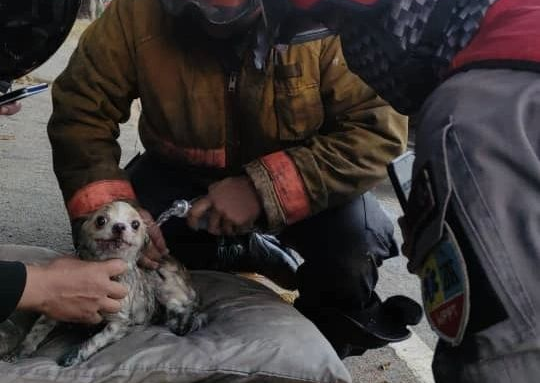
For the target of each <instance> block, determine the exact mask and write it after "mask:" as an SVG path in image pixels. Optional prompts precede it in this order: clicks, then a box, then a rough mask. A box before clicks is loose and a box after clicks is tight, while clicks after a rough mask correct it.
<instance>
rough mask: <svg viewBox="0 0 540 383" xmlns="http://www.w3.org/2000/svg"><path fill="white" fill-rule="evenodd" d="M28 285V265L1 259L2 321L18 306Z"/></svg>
mask: <svg viewBox="0 0 540 383" xmlns="http://www.w3.org/2000/svg"><path fill="white" fill-rule="evenodd" d="M25 286H26V267H25V266H24V265H23V264H22V263H21V262H4V261H0V302H2V304H1V306H0V323H2V322H3V321H5V320H6V319H7V318H8V317H9V316H10V315H11V313H12V312H13V311H14V310H15V308H16V307H17V304H18V303H19V300H20V299H21V296H22V294H23V291H24V288H25Z"/></svg>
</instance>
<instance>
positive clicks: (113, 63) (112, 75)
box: [48, 0, 137, 220]
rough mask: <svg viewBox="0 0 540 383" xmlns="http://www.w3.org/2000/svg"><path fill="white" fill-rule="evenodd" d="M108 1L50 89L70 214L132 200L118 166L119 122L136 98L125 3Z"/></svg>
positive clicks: (51, 128)
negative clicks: (105, 8)
mask: <svg viewBox="0 0 540 383" xmlns="http://www.w3.org/2000/svg"><path fill="white" fill-rule="evenodd" d="M131 2H132V1H131V0H127V1H113V2H112V3H111V4H110V6H109V7H108V8H107V10H106V11H105V13H104V14H103V15H102V17H100V18H99V19H98V20H97V21H96V22H94V23H93V24H91V25H90V26H89V27H88V28H87V29H86V31H85V32H84V33H83V35H82V36H81V39H80V41H79V44H78V47H77V49H76V50H75V52H74V53H73V55H72V57H71V59H70V62H69V64H68V66H67V68H66V69H65V70H64V71H63V73H62V74H61V75H60V76H59V77H58V78H57V79H56V81H55V82H54V85H53V88H52V98H53V114H52V116H51V118H50V120H49V124H48V134H49V139H50V142H51V146H52V151H53V162H54V171H55V173H56V176H57V178H58V182H59V185H60V189H61V190H62V193H63V196H64V201H65V203H66V206H67V209H68V213H69V215H70V218H71V219H72V220H73V219H76V218H78V217H80V216H83V215H85V214H87V213H89V212H91V211H94V210H96V209H97V208H99V207H100V206H101V205H103V204H106V203H108V202H111V201H113V200H118V199H134V198H135V195H134V192H133V189H132V187H131V185H130V183H129V181H128V180H127V176H126V174H125V173H124V171H123V170H121V169H120V168H119V161H120V153H121V152H120V146H119V144H118V142H117V141H116V139H117V138H118V136H119V134H120V133H119V126H118V124H119V123H122V122H125V121H127V120H128V119H129V113H130V106H131V103H132V101H133V99H135V98H136V97H137V87H136V81H135V79H136V74H135V68H134V65H133V57H134V46H133V45H134V44H133V42H132V41H133V39H130V37H129V36H132V32H131V29H132V28H131V20H132V19H133V17H132V15H130V9H129V8H130V3H131Z"/></svg>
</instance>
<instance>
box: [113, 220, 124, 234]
mask: <svg viewBox="0 0 540 383" xmlns="http://www.w3.org/2000/svg"><path fill="white" fill-rule="evenodd" d="M112 231H113V233H114V234H122V232H124V231H126V225H124V224H123V223H115V224H114V225H113V227H112Z"/></svg>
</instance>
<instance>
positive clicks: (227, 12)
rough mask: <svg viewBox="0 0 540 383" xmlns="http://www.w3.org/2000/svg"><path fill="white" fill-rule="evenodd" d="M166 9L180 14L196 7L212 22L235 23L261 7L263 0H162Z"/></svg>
mask: <svg viewBox="0 0 540 383" xmlns="http://www.w3.org/2000/svg"><path fill="white" fill-rule="evenodd" d="M161 2H162V4H163V6H164V8H165V10H166V11H167V12H169V13H170V14H172V15H175V16H179V15H180V14H182V13H183V12H184V11H185V10H186V9H190V8H191V9H194V10H196V11H197V12H199V13H200V14H202V16H203V17H204V18H205V19H206V20H207V21H208V22H209V23H210V24H216V25H227V24H234V23H236V22H237V21H239V20H242V19H243V18H244V17H245V16H249V15H251V14H253V12H255V11H256V10H258V9H259V8H260V7H261V0H161Z"/></svg>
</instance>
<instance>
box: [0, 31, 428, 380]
mask: <svg viewBox="0 0 540 383" xmlns="http://www.w3.org/2000/svg"><path fill="white" fill-rule="evenodd" d="M87 24H88V23H87V22H85V21H79V22H78V23H77V24H76V26H75V28H74V30H73V31H72V34H71V35H70V36H69V37H68V39H67V40H66V42H65V43H64V45H63V46H62V47H61V48H60V49H59V51H58V52H57V53H56V54H55V55H54V56H53V57H52V58H51V59H50V60H49V61H48V62H47V63H45V64H44V65H42V66H41V67H40V68H38V69H37V70H35V71H34V72H32V73H31V74H30V75H29V76H27V77H26V79H25V81H26V82H48V83H51V82H52V81H53V80H54V79H55V78H56V77H57V76H58V74H60V72H61V71H62V70H63V69H64V68H65V66H66V64H67V62H68V60H69V57H70V55H71V53H72V52H73V49H74V48H75V47H76V44H77V41H78V38H79V36H80V33H81V32H82V31H83V30H84V28H85V27H86V25H87ZM139 111H140V104H139V103H138V102H137V101H136V102H135V103H134V104H133V108H132V118H131V119H130V120H129V121H128V122H127V123H126V124H123V125H122V126H121V135H120V138H119V141H120V145H121V147H122V160H121V164H125V163H126V162H127V161H128V160H129V159H130V158H131V157H132V156H133V155H135V154H136V153H137V152H138V151H143V150H144V149H143V148H142V145H141V143H140V141H139V140H138V134H137V117H138V114H139ZM50 113H51V100H50V92H44V93H42V94H39V95H36V96H33V97H30V98H27V99H25V100H24V101H23V109H22V111H21V112H20V113H18V114H17V115H15V116H12V117H6V118H3V119H0V158H1V159H2V166H1V167H0V179H2V184H1V185H0V211H2V220H0V243H18V244H28V245H37V246H45V247H49V248H52V249H55V250H59V251H71V250H72V244H71V235H70V228H69V224H68V217H67V214H66V212H65V208H64V206H63V202H62V197H61V194H60V191H59V189H58V185H57V183H56V179H55V177H54V174H53V170H52V158H51V152H50V145H49V142H48V138H47V134H46V124H47V120H48V118H49V115H50ZM375 194H376V196H377V197H378V199H379V200H380V201H381V204H382V205H383V207H384V208H385V210H386V211H387V213H388V214H389V216H390V217H391V218H392V220H393V222H396V221H397V218H398V217H399V216H400V215H401V214H402V212H401V208H400V207H399V203H398V202H397V199H396V198H395V196H394V193H393V191H392V188H391V186H390V183H389V182H388V181H385V182H383V183H382V184H381V185H380V186H378V187H377V188H376V189H375ZM396 237H397V239H398V240H399V241H401V233H400V231H399V227H397V226H396ZM377 291H378V293H379V294H380V296H381V297H382V298H383V299H384V298H385V297H388V296H391V295H395V294H404V295H408V296H410V297H411V298H413V299H415V300H417V301H420V300H421V298H420V291H419V282H418V278H417V277H416V276H414V275H411V274H409V273H408V272H407V269H406V259H405V258H404V257H402V256H400V257H397V258H394V259H391V260H388V261H386V262H385V264H384V265H383V266H382V267H381V269H380V279H379V284H378V287H377ZM413 330H414V333H413V336H412V337H411V339H409V340H407V341H405V342H401V343H398V344H393V345H391V346H387V347H384V348H381V349H378V350H370V351H368V352H367V353H365V354H364V355H362V356H359V357H350V358H347V359H345V361H344V363H345V364H346V366H347V367H348V369H349V371H350V373H351V376H352V377H353V383H360V382H366V383H431V382H433V376H432V374H431V369H430V365H431V358H432V355H433V349H434V346H435V342H436V338H435V336H434V335H433V333H432V332H431V331H430V329H429V326H428V325H427V323H426V321H425V319H424V320H423V321H422V322H421V323H420V324H419V325H418V326H415V327H414V329H413Z"/></svg>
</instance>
